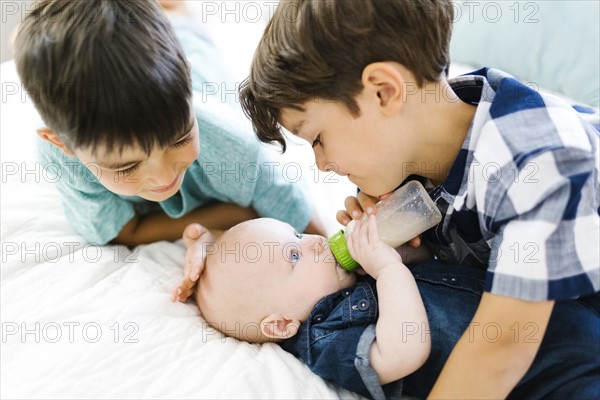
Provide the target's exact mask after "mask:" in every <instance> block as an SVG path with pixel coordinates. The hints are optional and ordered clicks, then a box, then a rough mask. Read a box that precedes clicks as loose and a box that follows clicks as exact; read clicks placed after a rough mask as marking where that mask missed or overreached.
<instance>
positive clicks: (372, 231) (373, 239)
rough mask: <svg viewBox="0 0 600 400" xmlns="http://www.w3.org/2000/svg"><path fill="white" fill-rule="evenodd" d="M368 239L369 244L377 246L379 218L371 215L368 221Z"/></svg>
mask: <svg viewBox="0 0 600 400" xmlns="http://www.w3.org/2000/svg"><path fill="white" fill-rule="evenodd" d="M368 222H369V223H368V231H367V234H368V239H369V244H371V245H372V244H375V243H377V242H378V241H379V232H378V231H377V216H375V215H371V216H370V217H369V221H368Z"/></svg>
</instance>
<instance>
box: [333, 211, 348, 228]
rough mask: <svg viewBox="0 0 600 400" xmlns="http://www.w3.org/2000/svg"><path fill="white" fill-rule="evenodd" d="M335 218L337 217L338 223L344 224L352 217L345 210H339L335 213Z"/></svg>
mask: <svg viewBox="0 0 600 400" xmlns="http://www.w3.org/2000/svg"><path fill="white" fill-rule="evenodd" d="M335 219H337V221H338V222H339V223H340V224H342V225H344V226H346V225H348V222H350V220H352V217H351V216H350V214H348V213H347V212H346V211H345V210H340V211H338V212H337V214H335Z"/></svg>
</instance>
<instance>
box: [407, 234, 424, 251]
mask: <svg viewBox="0 0 600 400" xmlns="http://www.w3.org/2000/svg"><path fill="white" fill-rule="evenodd" d="M408 245H409V246H410V247H412V248H413V249H416V248H418V247H419V246H420V245H421V236H420V235H419V236H416V237H414V238H412V239H410V240H409V241H408Z"/></svg>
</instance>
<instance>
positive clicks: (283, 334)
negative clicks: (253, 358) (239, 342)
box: [260, 314, 300, 339]
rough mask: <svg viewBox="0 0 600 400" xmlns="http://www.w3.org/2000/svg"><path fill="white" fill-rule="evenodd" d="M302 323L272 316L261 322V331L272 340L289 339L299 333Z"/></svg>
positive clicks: (276, 315) (279, 316) (275, 315)
mask: <svg viewBox="0 0 600 400" xmlns="http://www.w3.org/2000/svg"><path fill="white" fill-rule="evenodd" d="M299 328H300V321H298V320H297V319H293V318H292V319H290V318H286V317H284V316H281V315H278V314H271V315H269V316H267V317H265V318H264V319H263V320H262V321H261V322H260V330H261V331H262V333H263V335H265V336H267V337H268V338H270V339H289V338H291V337H292V336H294V335H295V334H296V333H298V329H299Z"/></svg>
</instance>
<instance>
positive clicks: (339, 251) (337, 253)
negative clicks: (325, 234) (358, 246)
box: [329, 230, 359, 272]
mask: <svg viewBox="0 0 600 400" xmlns="http://www.w3.org/2000/svg"><path fill="white" fill-rule="evenodd" d="M329 248H330V249H331V252H332V253H333V256H334V257H335V259H336V260H337V261H338V262H339V263H340V265H341V266H342V268H344V269H345V270H346V271H348V272H350V271H354V270H355V269H356V268H357V267H359V265H358V263H357V262H356V261H354V259H353V258H352V257H351V256H350V252H349V251H348V245H347V244H346V238H345V237H344V231H343V230H340V231H339V232H338V233H336V234H335V235H333V236H332V237H330V238H329Z"/></svg>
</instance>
